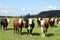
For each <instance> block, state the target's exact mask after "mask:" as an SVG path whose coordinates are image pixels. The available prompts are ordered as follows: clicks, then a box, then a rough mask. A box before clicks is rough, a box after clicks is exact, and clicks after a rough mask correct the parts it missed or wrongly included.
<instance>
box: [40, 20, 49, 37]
mask: <svg viewBox="0 0 60 40" xmlns="http://www.w3.org/2000/svg"><path fill="white" fill-rule="evenodd" d="M48 27H49V20H43V19H42V20H41V21H40V28H41V33H42V36H43V37H45V36H46V32H47V30H48Z"/></svg>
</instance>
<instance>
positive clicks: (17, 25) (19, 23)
mask: <svg viewBox="0 0 60 40" xmlns="http://www.w3.org/2000/svg"><path fill="white" fill-rule="evenodd" d="M24 23H25V21H24V19H21V18H20V19H19V18H15V19H14V21H13V26H14V33H18V34H21V31H22V27H23V24H24Z"/></svg>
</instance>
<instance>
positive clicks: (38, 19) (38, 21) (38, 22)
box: [37, 17, 42, 26]
mask: <svg viewBox="0 0 60 40" xmlns="http://www.w3.org/2000/svg"><path fill="white" fill-rule="evenodd" d="M40 20H42V18H41V17H39V18H37V24H38V26H39V25H40Z"/></svg>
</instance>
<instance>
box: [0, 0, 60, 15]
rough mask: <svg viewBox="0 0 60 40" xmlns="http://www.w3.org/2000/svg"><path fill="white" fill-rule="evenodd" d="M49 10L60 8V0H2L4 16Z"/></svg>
mask: <svg viewBox="0 0 60 40" xmlns="http://www.w3.org/2000/svg"><path fill="white" fill-rule="evenodd" d="M49 10H60V0H0V15H2V16H21V15H26V14H28V13H30V14H31V15H37V14H38V13H39V12H41V11H49Z"/></svg>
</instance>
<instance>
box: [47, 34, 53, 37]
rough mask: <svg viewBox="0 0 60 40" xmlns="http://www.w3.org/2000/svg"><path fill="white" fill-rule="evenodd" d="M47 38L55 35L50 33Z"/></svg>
mask: <svg viewBox="0 0 60 40" xmlns="http://www.w3.org/2000/svg"><path fill="white" fill-rule="evenodd" d="M46 36H47V37H50V36H54V34H53V33H50V34H47V35H46Z"/></svg>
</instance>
